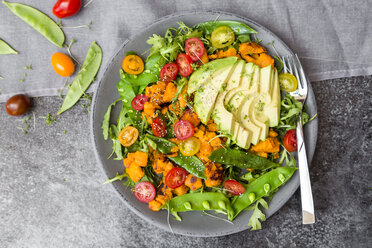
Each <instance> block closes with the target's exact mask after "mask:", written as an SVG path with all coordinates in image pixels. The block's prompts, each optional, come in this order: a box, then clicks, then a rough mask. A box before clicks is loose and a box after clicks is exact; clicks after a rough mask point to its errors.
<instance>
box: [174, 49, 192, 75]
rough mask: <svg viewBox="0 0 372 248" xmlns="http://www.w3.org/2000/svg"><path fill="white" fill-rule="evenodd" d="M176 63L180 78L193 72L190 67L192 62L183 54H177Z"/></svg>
mask: <svg viewBox="0 0 372 248" xmlns="http://www.w3.org/2000/svg"><path fill="white" fill-rule="evenodd" d="M176 62H177V65H178V68H179V71H180V74H181V76H182V77H187V76H189V75H190V74H191V72H193V69H192V67H191V63H192V60H191V58H190V56H189V55H187V54H184V53H181V54H178V56H177V59H176Z"/></svg>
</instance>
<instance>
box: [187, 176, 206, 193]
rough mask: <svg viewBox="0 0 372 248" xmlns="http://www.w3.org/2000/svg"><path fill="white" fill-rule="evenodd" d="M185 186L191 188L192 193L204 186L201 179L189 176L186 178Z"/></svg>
mask: <svg viewBox="0 0 372 248" xmlns="http://www.w3.org/2000/svg"><path fill="white" fill-rule="evenodd" d="M185 185H186V186H187V187H189V188H190V190H191V191H194V190H197V189H199V188H201V187H202V186H203V182H202V180H201V179H200V178H198V177H196V176H194V175H192V174H189V175H188V176H187V178H186V181H185Z"/></svg>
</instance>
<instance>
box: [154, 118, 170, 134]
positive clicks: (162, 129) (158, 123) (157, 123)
mask: <svg viewBox="0 0 372 248" xmlns="http://www.w3.org/2000/svg"><path fill="white" fill-rule="evenodd" d="M152 132H153V133H154V135H155V136H156V137H160V138H162V137H164V136H165V135H166V134H167V126H166V125H165V123H164V121H163V120H162V119H160V118H159V117H157V118H156V119H155V120H154V121H153V123H152Z"/></svg>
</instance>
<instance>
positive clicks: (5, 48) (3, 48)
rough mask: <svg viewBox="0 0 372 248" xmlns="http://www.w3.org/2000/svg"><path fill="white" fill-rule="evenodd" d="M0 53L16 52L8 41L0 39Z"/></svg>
mask: <svg viewBox="0 0 372 248" xmlns="http://www.w3.org/2000/svg"><path fill="white" fill-rule="evenodd" d="M0 54H18V52H17V51H16V50H14V49H13V48H12V47H11V46H10V45H9V44H8V43H6V42H5V41H3V40H0Z"/></svg>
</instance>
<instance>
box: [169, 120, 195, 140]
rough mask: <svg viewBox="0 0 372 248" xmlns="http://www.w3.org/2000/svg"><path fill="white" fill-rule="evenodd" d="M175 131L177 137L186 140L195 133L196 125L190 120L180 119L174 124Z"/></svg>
mask: <svg viewBox="0 0 372 248" xmlns="http://www.w3.org/2000/svg"><path fill="white" fill-rule="evenodd" d="M173 131H174V135H176V137H177V139H179V140H185V139H188V138H190V137H191V136H193V135H194V126H193V125H192V124H191V122H189V121H185V120H180V121H177V122H176V124H174V127H173Z"/></svg>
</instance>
